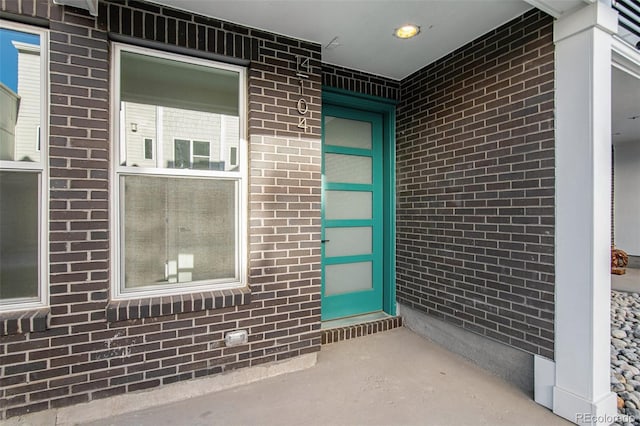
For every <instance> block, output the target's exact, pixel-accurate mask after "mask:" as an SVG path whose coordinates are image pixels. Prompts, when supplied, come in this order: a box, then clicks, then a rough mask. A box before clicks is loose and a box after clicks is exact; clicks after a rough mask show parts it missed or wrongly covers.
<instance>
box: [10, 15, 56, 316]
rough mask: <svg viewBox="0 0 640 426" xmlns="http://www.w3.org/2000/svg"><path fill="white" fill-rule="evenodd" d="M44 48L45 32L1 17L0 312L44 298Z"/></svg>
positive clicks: (45, 102)
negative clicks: (2, 19)
mask: <svg viewBox="0 0 640 426" xmlns="http://www.w3.org/2000/svg"><path fill="white" fill-rule="evenodd" d="M43 46H47V38H46V33H45V32H44V31H40V30H35V29H32V28H30V27H27V26H24V25H17V24H12V23H8V22H4V21H0V64H1V65H0V311H7V310H15V309H25V308H29V307H38V306H41V305H43V304H45V301H46V298H47V294H46V288H47V287H46V273H47V267H46V234H45V230H46V229H47V226H46V222H45V220H46V214H44V213H43V206H46V203H47V195H46V185H45V182H46V167H45V164H46V150H45V149H42V150H41V149H40V148H41V146H40V141H41V140H43V141H44V140H46V132H45V130H44V129H46V128H47V126H46V123H47V106H46V105H47V101H46V100H47V95H46V90H47V79H46V77H45V76H46V75H47V57H46V54H47V52H46V49H44V48H42V47H43ZM42 148H46V144H44V145H42Z"/></svg>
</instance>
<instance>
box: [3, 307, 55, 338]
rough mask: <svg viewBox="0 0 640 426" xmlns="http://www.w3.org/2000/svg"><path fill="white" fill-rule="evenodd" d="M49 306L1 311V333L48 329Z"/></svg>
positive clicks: (23, 332) (5, 334)
mask: <svg viewBox="0 0 640 426" xmlns="http://www.w3.org/2000/svg"><path fill="white" fill-rule="evenodd" d="M48 315H49V309H48V308H41V309H30V310H26V311H15V312H0V335H1V336H8V335H12V334H26V333H32V332H36V331H45V330H46V329H47V316H48Z"/></svg>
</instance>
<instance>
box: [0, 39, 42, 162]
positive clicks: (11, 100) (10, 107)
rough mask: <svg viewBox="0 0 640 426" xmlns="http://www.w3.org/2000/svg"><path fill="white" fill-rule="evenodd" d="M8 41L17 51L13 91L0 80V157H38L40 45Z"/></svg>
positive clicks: (2, 158)
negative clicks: (15, 82)
mask: <svg viewBox="0 0 640 426" xmlns="http://www.w3.org/2000/svg"><path fill="white" fill-rule="evenodd" d="M12 44H13V46H14V47H15V49H16V50H17V51H18V58H17V59H18V60H17V87H16V89H17V93H15V92H14V91H13V90H12V89H11V88H10V87H8V86H7V85H6V84H4V83H3V82H1V81H0V105H1V106H2V111H3V113H2V118H0V132H1V135H0V160H10V161H38V160H39V157H40V154H39V152H38V151H39V145H40V141H39V140H38V137H39V125H40V90H41V88H40V46H38V45H36V44H30V43H23V42H18V41H13V42H12ZM3 59H4V58H3Z"/></svg>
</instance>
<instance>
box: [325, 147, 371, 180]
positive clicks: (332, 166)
mask: <svg viewBox="0 0 640 426" xmlns="http://www.w3.org/2000/svg"><path fill="white" fill-rule="evenodd" d="M324 174H325V177H326V179H327V182H340V183H364V184H370V183H371V179H372V174H371V157H363V156H359V155H343V154H325V156H324Z"/></svg>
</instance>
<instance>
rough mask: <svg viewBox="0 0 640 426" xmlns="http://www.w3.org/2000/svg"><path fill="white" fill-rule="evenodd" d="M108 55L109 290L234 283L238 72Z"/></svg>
mask: <svg viewBox="0 0 640 426" xmlns="http://www.w3.org/2000/svg"><path fill="white" fill-rule="evenodd" d="M129 50H136V51H137V52H133V51H129ZM115 52H116V55H118V56H117V57H118V58H119V59H120V67H119V73H118V74H117V75H116V76H115V78H116V80H117V81H118V82H119V87H120V93H119V106H120V111H119V137H120V144H119V146H120V149H119V151H118V155H119V159H118V160H117V161H116V174H117V176H118V178H117V179H118V181H119V185H118V186H117V187H116V191H115V192H116V194H115V200H116V207H115V208H116V210H117V211H119V224H120V226H119V229H118V232H117V234H116V238H118V242H117V243H116V246H117V247H118V250H119V255H117V258H118V259H119V263H117V268H118V269H119V271H118V275H119V279H118V280H117V281H118V283H119V286H118V291H119V292H121V294H126V293H128V292H135V293H137V294H144V293H148V294H155V292H157V291H159V292H163V293H165V292H166V293H168V292H173V291H176V290H178V289H183V288H194V287H196V286H204V288H207V287H211V286H216V287H220V286H223V287H227V286H231V287H234V286H238V285H241V284H242V282H243V280H244V276H243V266H242V262H243V258H242V257H241V252H242V241H243V234H244V232H245V231H244V226H245V223H244V221H243V220H241V219H242V212H241V210H240V208H241V207H242V199H243V198H244V197H243V195H242V194H243V191H244V190H245V189H244V185H243V182H242V180H243V174H242V173H241V170H240V169H241V166H242V165H243V159H242V157H241V150H240V137H241V132H240V129H241V128H240V126H241V121H242V120H243V118H241V117H242V115H241V112H242V108H241V105H242V92H241V90H240V88H241V87H242V84H243V83H244V82H243V80H244V73H243V70H242V68H238V67H233V66H227V65H223V64H216V63H213V62H210V61H199V60H194V59H192V58H185V57H181V56H177V55H171V54H163V53H158V56H154V53H153V52H152V51H150V50H146V49H138V48H131V47H126V48H124V47H120V46H118V45H116V47H115Z"/></svg>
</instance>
